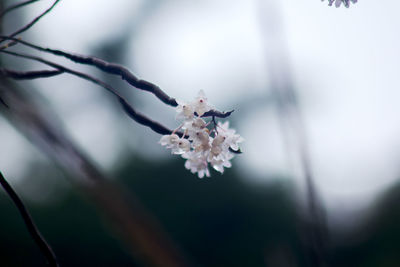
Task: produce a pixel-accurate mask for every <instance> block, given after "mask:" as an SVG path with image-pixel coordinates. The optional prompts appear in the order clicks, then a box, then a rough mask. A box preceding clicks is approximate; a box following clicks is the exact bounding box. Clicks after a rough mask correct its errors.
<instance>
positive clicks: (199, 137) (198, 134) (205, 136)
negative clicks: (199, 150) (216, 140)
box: [189, 129, 210, 146]
mask: <svg viewBox="0 0 400 267" xmlns="http://www.w3.org/2000/svg"><path fill="white" fill-rule="evenodd" d="M189 140H192V141H193V145H194V146H197V145H204V144H209V142H210V135H209V133H208V129H203V130H198V131H193V132H191V133H189Z"/></svg>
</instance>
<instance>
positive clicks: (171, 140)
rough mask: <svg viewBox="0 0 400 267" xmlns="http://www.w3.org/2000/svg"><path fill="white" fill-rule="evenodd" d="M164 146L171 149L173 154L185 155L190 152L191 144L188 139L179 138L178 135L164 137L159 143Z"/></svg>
mask: <svg viewBox="0 0 400 267" xmlns="http://www.w3.org/2000/svg"><path fill="white" fill-rule="evenodd" d="M159 143H160V144H161V145H162V146H166V147H167V148H170V149H171V154H177V155H180V154H183V153H185V152H188V151H189V150H190V142H189V140H187V139H184V138H179V136H178V135H177V134H171V135H163V136H162V137H161V139H160V142H159Z"/></svg>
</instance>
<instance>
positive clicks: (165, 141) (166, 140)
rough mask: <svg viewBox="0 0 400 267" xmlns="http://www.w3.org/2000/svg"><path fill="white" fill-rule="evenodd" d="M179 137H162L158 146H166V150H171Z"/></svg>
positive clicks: (170, 135)
mask: <svg viewBox="0 0 400 267" xmlns="http://www.w3.org/2000/svg"><path fill="white" fill-rule="evenodd" d="M178 140H179V136H178V135H177V134H168V135H163V136H162V137H161V139H160V142H159V143H160V144H161V145H162V146H167V148H172V147H173V146H175V144H176V143H177V142H178Z"/></svg>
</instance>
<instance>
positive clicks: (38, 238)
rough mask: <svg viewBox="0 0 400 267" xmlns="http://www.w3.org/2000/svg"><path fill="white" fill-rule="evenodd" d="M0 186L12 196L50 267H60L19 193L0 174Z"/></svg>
mask: <svg viewBox="0 0 400 267" xmlns="http://www.w3.org/2000/svg"><path fill="white" fill-rule="evenodd" d="M0 184H1V186H2V187H3V188H4V190H5V191H6V192H7V194H8V195H9V196H10V198H11V200H12V201H13V202H14V204H15V206H16V207H17V208H18V211H19V213H20V214H21V216H22V219H23V220H24V223H25V225H26V228H27V229H28V231H29V234H30V235H31V237H32V239H33V240H34V241H35V243H36V245H37V246H38V247H39V249H40V250H41V251H42V253H43V255H44V256H45V257H46V259H47V261H48V262H49V265H50V266H59V265H58V262H57V258H56V255H55V254H54V252H53V250H52V249H51V247H50V245H49V244H48V243H47V242H46V240H45V239H44V238H43V236H42V235H41V234H40V232H39V230H38V229H37V227H36V225H35V223H34V222H33V219H32V217H31V215H30V214H29V212H28V210H27V209H26V207H25V205H24V203H23V202H22V200H21V199H20V198H19V197H18V195H17V193H16V192H15V191H14V190H13V189H12V187H11V185H10V184H9V183H8V182H7V180H6V179H5V178H4V176H3V174H2V173H1V172H0Z"/></svg>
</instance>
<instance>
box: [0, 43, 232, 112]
mask: <svg viewBox="0 0 400 267" xmlns="http://www.w3.org/2000/svg"><path fill="white" fill-rule="evenodd" d="M0 38H4V39H8V40H12V41H14V42H18V43H21V44H23V45H25V46H28V47H30V48H33V49H36V50H39V51H42V52H46V53H50V54H52V55H56V56H62V57H65V58H67V59H69V60H71V61H73V62H75V63H80V64H85V65H90V66H94V67H96V68H98V69H100V70H102V71H104V72H106V73H109V74H113V75H118V76H120V77H121V79H123V80H125V81H127V82H128V83H129V84H130V85H132V86H134V87H136V88H138V89H141V90H144V91H148V92H150V93H153V94H154V95H155V96H156V97H157V98H158V99H160V100H161V101H162V102H164V103H165V104H167V105H170V106H173V107H176V106H178V103H177V102H176V100H175V98H172V97H170V96H168V95H167V94H166V93H165V92H164V91H162V90H161V88H160V87H158V86H157V85H155V84H153V83H151V82H148V81H145V80H141V79H139V78H137V77H136V76H135V75H134V74H133V73H132V72H130V71H129V70H128V69H127V68H126V67H124V66H122V65H119V64H116V63H110V62H107V61H105V60H103V59H100V58H96V57H91V56H85V55H79V54H72V53H68V52H65V51H61V50H58V49H51V48H44V47H41V46H38V45H34V44H32V43H29V42H27V41H22V40H20V39H17V38H13V37H7V36H0ZM232 112H233V110H232V111H228V112H220V111H217V110H210V111H208V112H206V113H205V114H204V115H203V116H202V117H212V116H215V117H218V118H226V117H228V116H230V115H231V113H232Z"/></svg>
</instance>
